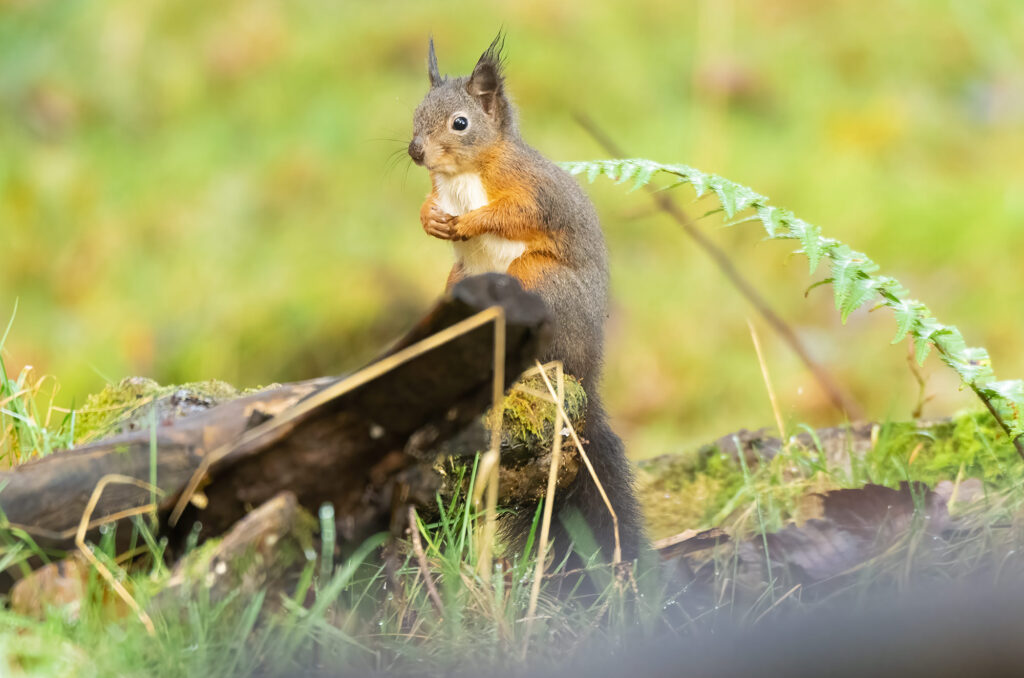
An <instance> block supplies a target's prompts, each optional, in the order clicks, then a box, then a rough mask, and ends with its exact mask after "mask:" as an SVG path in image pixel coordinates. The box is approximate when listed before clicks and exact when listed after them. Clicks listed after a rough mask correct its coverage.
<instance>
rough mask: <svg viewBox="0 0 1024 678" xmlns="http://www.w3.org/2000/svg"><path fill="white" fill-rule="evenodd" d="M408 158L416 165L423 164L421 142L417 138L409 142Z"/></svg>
mask: <svg viewBox="0 0 1024 678" xmlns="http://www.w3.org/2000/svg"><path fill="white" fill-rule="evenodd" d="M409 157H410V158H412V160H413V162H415V163H416V164H417V165H420V164H422V163H423V141H422V140H421V139H420V138H419V137H413V140H412V141H410V142H409Z"/></svg>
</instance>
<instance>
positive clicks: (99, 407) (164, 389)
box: [73, 377, 242, 445]
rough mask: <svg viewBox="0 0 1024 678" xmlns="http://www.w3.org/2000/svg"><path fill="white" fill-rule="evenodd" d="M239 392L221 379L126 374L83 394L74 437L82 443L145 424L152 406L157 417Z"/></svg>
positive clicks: (197, 407)
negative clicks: (172, 380)
mask: <svg viewBox="0 0 1024 678" xmlns="http://www.w3.org/2000/svg"><path fill="white" fill-rule="evenodd" d="M240 395H242V392H240V391H239V390H238V389H236V388H235V387H234V386H232V385H231V384H227V383H225V382H223V381H217V380H215V379H211V380H209V381H202V382H193V383H188V384H181V385H171V386H161V385H160V384H158V383H157V382H155V381H153V380H152V379H146V378H144V377H126V378H125V379H122V380H121V381H119V382H118V383H116V384H107V386H105V387H104V388H103V390H102V391H100V392H99V393H94V394H93V395H90V396H88V397H87V398H86V401H85V405H84V406H83V407H81V408H80V409H78V410H76V411H75V417H74V431H73V433H74V441H75V444H76V445H78V444H82V443H86V442H90V441H92V440H96V439H99V438H102V437H105V436H109V435H113V434H116V433H122V432H125V431H130V430H136V429H138V428H141V427H143V426H146V425H148V423H149V421H150V420H151V417H152V416H153V412H154V408H155V411H156V415H157V418H158V419H159V420H161V421H163V420H166V419H168V418H174V417H181V416H186V415H188V414H192V413H194V412H197V411H201V410H205V409H209V408H210V407H213V406H215V405H218V404H220V403H222V402H226V401H228V400H231V399H233V398H237V397H238V396H240Z"/></svg>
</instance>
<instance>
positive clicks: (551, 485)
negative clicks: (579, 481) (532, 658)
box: [523, 361, 565, 658]
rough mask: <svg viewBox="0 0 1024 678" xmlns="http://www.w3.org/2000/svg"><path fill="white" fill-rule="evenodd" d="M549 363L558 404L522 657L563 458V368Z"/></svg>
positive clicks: (531, 621) (524, 655) (541, 570)
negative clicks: (551, 367) (559, 467)
mask: <svg viewBox="0 0 1024 678" xmlns="http://www.w3.org/2000/svg"><path fill="white" fill-rule="evenodd" d="M549 364H553V365H554V367H555V383H556V384H557V391H558V393H557V395H556V398H557V400H556V404H557V405H558V407H557V408H555V425H554V436H553V440H552V442H551V465H550V467H549V468H548V487H547V491H546V492H545V494H544V514H543V517H542V518H541V523H540V539H539V540H538V541H537V566H536V569H535V571H534V574H533V585H532V586H531V587H530V605H529V607H528V608H527V610H526V633H525V635H524V638H523V657H524V658H525V657H526V653H527V651H528V650H529V647H530V630H531V629H532V627H533V618H534V616H535V615H536V614H537V601H538V600H539V599H540V583H541V579H542V578H543V577H544V561H545V555H546V553H547V548H548V538H549V537H550V534H551V514H552V512H553V510H554V504H555V488H556V487H557V486H558V465H559V463H561V460H562V408H561V404H562V403H563V402H564V401H565V371H564V370H563V369H562V363H561V361H555V362H554V363H549ZM545 367H546V366H545ZM543 369H544V368H542V370H543Z"/></svg>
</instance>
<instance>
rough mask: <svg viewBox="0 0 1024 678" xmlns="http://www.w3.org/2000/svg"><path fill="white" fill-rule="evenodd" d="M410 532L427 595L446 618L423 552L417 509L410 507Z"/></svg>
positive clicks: (439, 612)
mask: <svg viewBox="0 0 1024 678" xmlns="http://www.w3.org/2000/svg"><path fill="white" fill-rule="evenodd" d="M409 531H410V532H412V550H413V551H414V552H415V553H416V562H418V563H419V566H420V572H421V573H423V582H424V583H425V584H426V586H427V595H428V596H430V602H432V603H433V604H434V607H435V608H437V613H438V614H439V615H441V616H442V617H443V616H444V605H443V604H442V603H441V594H439V593H438V592H437V585H436V584H434V578H433V577H432V576H430V564H429V563H428V562H427V554H426V553H424V551H423V540H422V539H420V526H419V522H418V520H417V516H416V507H415V506H410V507H409Z"/></svg>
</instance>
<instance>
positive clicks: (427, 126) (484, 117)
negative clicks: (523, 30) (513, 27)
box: [409, 33, 518, 174]
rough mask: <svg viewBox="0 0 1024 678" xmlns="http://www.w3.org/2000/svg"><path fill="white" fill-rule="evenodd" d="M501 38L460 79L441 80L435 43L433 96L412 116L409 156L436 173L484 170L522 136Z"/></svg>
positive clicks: (430, 71) (430, 58)
mask: <svg viewBox="0 0 1024 678" xmlns="http://www.w3.org/2000/svg"><path fill="white" fill-rule="evenodd" d="M504 43H505V38H504V36H503V35H502V34H501V33H498V37H496V38H495V39H494V41H493V42H492V43H491V45H490V47H488V48H487V51H486V52H484V53H483V55H482V56H481V57H480V60H479V61H477V63H476V67H475V68H473V72H472V73H471V74H469V75H467V76H463V77H460V78H449V77H447V76H442V75H441V73H440V71H438V68H437V56H436V55H435V54H434V40H433V39H431V40H430V49H429V53H428V61H427V63H428V68H427V72H428V75H429V77H430V91H428V92H427V95H426V96H425V97H423V101H422V102H420V105H419V106H417V107H416V112H415V114H413V139H412V141H411V142H409V156H410V157H411V158H412V159H413V161H414V162H415V163H416V164H417V165H423V166H425V167H426V168H427V169H428V170H430V171H431V172H438V173H441V174H461V173H463V172H474V171H479V170H480V168H481V166H482V164H483V163H484V161H485V159H486V156H487V155H488V152H489V151H490V150H491V149H492V148H493V147H494V145H495V144H497V143H500V142H501V141H502V140H504V139H508V138H511V137H515V136H516V135H518V130H517V128H516V121H515V113H514V111H513V110H512V104H511V103H509V100H508V97H507V96H506V95H505V79H504V75H503V73H502V67H503V61H502V54H501V50H502V47H503V46H504Z"/></svg>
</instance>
